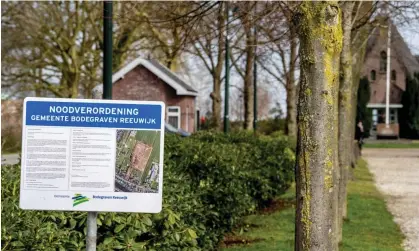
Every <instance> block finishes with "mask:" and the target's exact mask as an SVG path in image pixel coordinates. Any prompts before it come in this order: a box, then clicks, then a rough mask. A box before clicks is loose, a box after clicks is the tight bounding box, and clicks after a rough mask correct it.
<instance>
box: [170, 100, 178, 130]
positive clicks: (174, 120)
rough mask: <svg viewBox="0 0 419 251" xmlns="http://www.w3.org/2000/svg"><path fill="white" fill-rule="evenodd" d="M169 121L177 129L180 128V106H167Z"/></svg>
mask: <svg viewBox="0 0 419 251" xmlns="http://www.w3.org/2000/svg"><path fill="white" fill-rule="evenodd" d="M167 123H169V124H170V125H171V126H173V127H175V128H177V129H179V128H180V107H179V106H168V107H167Z"/></svg>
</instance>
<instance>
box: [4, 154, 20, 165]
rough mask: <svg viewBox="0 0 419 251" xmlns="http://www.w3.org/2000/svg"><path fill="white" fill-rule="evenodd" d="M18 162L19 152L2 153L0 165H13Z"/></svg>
mask: <svg viewBox="0 0 419 251" xmlns="http://www.w3.org/2000/svg"><path fill="white" fill-rule="evenodd" d="M18 163H19V154H2V155H1V165H15V164H18Z"/></svg>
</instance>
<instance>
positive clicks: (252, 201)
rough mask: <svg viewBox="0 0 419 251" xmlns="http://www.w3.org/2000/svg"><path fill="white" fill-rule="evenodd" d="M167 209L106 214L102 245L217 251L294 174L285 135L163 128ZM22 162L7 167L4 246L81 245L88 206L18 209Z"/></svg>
mask: <svg viewBox="0 0 419 251" xmlns="http://www.w3.org/2000/svg"><path fill="white" fill-rule="evenodd" d="M165 137H166V140H165V166H164V187H163V194H164V195H163V197H164V200H163V210H162V212H161V213H159V214H132V213H131V214H128V213H126V214H124V213H101V214H99V216H98V225H99V226H98V250H115V249H121V250H159V251H160V250H163V251H164V250H212V249H215V248H216V247H217V246H218V244H219V242H220V240H221V238H222V237H223V235H224V234H225V233H226V232H227V231H230V230H231V229H232V228H233V227H234V226H235V225H236V224H237V223H239V221H240V219H241V217H242V216H243V215H246V214H248V213H250V212H252V211H254V210H256V209H257V208H259V207H263V206H264V205H265V204H266V203H267V202H269V200H271V199H273V198H274V197H276V196H278V195H280V194H282V193H283V192H284V191H285V190H286V189H287V188H288V187H289V186H290V184H291V182H292V181H293V174H294V160H295V158H294V153H293V151H292V150H291V148H290V142H288V140H287V139H286V138H285V137H275V138H270V137H261V136H259V137H256V136H254V135H253V134H248V133H237V134H229V135H224V134H221V133H214V132H205V133H198V134H196V135H194V136H192V137H187V138H179V137H177V136H173V135H166V136H165ZM19 176H20V170H19V167H18V166H6V167H2V192H1V197H2V237H1V238H2V247H3V249H4V250H84V249H85V247H84V245H85V244H84V242H85V233H86V213H80V212H43V211H23V210H20V209H19V202H18V200H19Z"/></svg>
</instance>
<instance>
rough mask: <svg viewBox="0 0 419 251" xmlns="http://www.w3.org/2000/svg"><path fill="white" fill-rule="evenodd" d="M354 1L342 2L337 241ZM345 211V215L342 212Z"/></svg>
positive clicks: (347, 144)
mask: <svg viewBox="0 0 419 251" xmlns="http://www.w3.org/2000/svg"><path fill="white" fill-rule="evenodd" d="M354 4H355V3H354V2H349V1H348V2H343V3H342V5H341V10H342V30H343V43H342V52H341V58H340V71H341V76H340V77H341V78H340V83H339V169H340V180H339V194H338V219H337V220H338V228H337V230H338V233H337V238H338V239H337V240H338V242H341V241H342V225H343V217H345V218H346V212H347V210H346V205H347V203H346V199H347V189H346V186H347V181H348V172H349V166H350V164H351V156H352V154H353V152H351V151H348V149H351V147H352V144H353V140H352V139H351V137H350V136H351V130H352V129H353V128H351V123H349V121H348V118H351V113H352V104H351V97H352V83H353V80H352V50H351V29H352V9H353V7H354ZM344 208H345V209H344ZM344 211H345V215H343V212H344Z"/></svg>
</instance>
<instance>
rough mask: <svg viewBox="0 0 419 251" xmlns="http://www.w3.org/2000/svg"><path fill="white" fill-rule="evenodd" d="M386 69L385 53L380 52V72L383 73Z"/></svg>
mask: <svg viewBox="0 0 419 251" xmlns="http://www.w3.org/2000/svg"><path fill="white" fill-rule="evenodd" d="M386 69H387V53H386V52H385V51H381V53H380V72H385V71H386Z"/></svg>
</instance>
